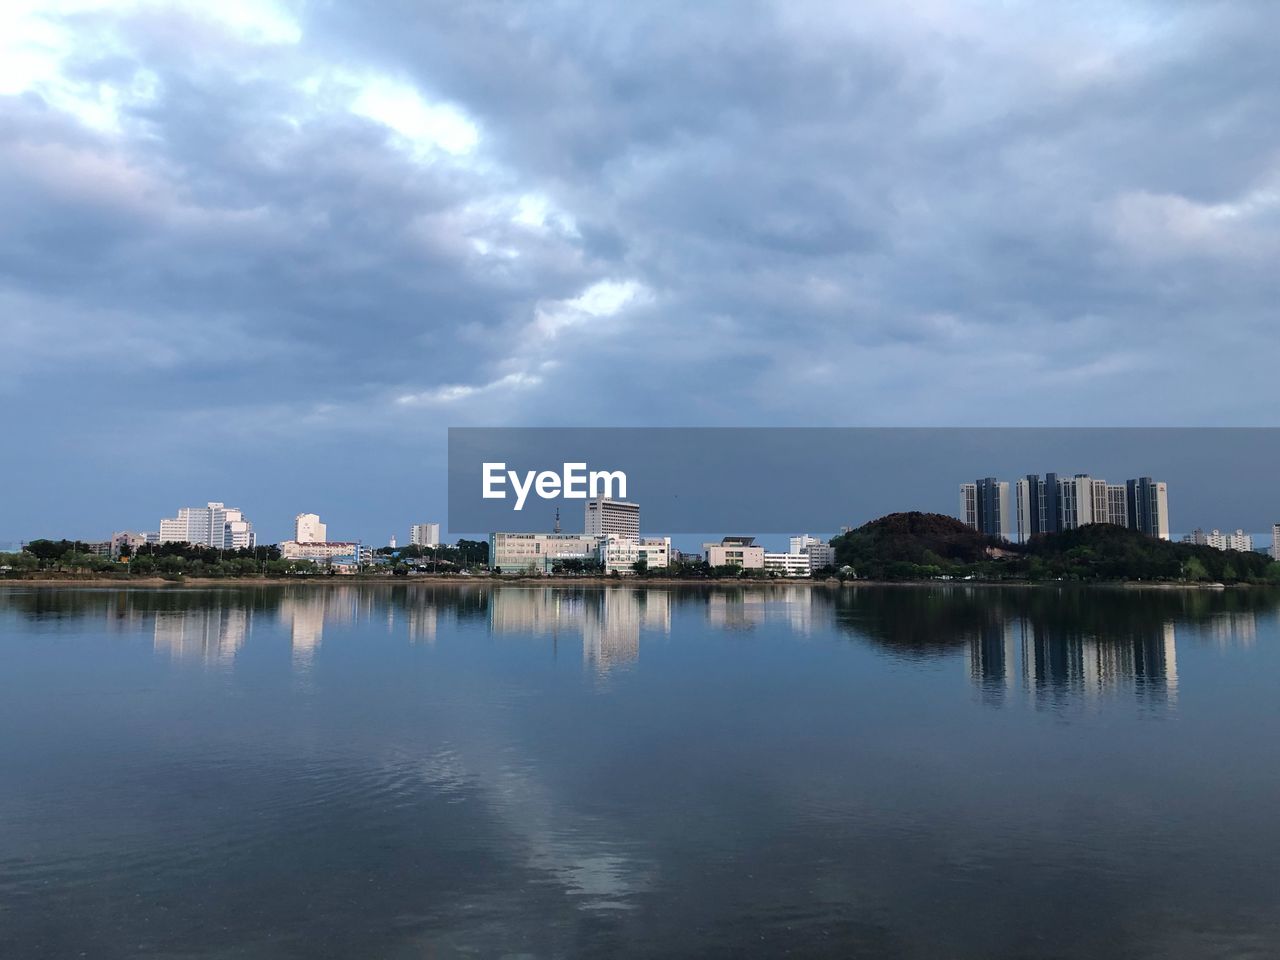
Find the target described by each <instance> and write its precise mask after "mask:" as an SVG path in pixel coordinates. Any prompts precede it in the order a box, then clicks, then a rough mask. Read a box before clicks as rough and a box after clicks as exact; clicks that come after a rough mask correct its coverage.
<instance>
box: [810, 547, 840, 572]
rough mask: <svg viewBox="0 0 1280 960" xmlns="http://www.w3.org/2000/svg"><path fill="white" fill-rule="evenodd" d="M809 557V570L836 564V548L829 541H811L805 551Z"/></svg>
mask: <svg viewBox="0 0 1280 960" xmlns="http://www.w3.org/2000/svg"><path fill="white" fill-rule="evenodd" d="M803 552H804V553H805V554H806V555H808V557H809V571H810V572H811V573H812V572H813V571H814V570H821V569H822V568H823V567H834V566H835V565H836V548H835V547H833V546H832V545H831V544H829V543H821V542H819V543H811V544H809V545H808V546H807V547H805V548H804V551H803Z"/></svg>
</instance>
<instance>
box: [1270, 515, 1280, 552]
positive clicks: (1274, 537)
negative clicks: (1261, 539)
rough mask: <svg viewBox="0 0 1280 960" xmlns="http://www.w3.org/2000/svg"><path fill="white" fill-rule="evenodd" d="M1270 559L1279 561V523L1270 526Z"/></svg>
mask: <svg viewBox="0 0 1280 960" xmlns="http://www.w3.org/2000/svg"><path fill="white" fill-rule="evenodd" d="M1271 559H1272V560H1280V523H1273V524H1272V525H1271Z"/></svg>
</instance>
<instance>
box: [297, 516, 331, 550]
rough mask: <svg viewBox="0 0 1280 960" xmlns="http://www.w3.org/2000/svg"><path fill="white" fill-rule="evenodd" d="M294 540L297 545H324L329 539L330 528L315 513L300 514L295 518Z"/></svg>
mask: <svg viewBox="0 0 1280 960" xmlns="http://www.w3.org/2000/svg"><path fill="white" fill-rule="evenodd" d="M293 539H294V542H296V543H324V542H325V541H326V540H328V539H329V528H328V527H327V526H326V525H325V524H323V523H321V522H320V517H319V516H318V515H317V514H314V513H300V514H298V515H297V516H296V517H294V518H293Z"/></svg>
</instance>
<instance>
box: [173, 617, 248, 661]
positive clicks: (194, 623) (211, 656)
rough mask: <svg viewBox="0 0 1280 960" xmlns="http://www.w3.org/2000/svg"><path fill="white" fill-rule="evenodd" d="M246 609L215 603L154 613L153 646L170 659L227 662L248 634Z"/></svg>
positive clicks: (242, 644)
mask: <svg viewBox="0 0 1280 960" xmlns="http://www.w3.org/2000/svg"><path fill="white" fill-rule="evenodd" d="M249 616H250V613H249V610H247V609H246V608H244V607H222V606H221V605H214V606H208V607H201V608H196V609H192V610H172V611H171V610H161V611H157V613H156V620H155V635H154V639H153V641H152V649H154V650H155V651H156V652H157V653H161V652H163V653H166V654H168V655H169V657H170V658H171V659H173V660H184V661H192V662H194V661H199V662H201V663H223V664H225V663H229V662H230V661H232V660H234V659H235V655H236V653H237V652H238V651H239V650H240V648H241V647H243V646H244V642H245V638H246V637H247V636H248V634H249Z"/></svg>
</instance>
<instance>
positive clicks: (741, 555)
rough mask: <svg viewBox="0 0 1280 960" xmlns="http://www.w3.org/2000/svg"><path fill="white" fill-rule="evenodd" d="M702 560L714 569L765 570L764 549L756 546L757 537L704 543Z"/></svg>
mask: <svg viewBox="0 0 1280 960" xmlns="http://www.w3.org/2000/svg"><path fill="white" fill-rule="evenodd" d="M702 559H703V560H705V561H706V562H707V564H708V565H710V566H712V567H742V569H744V570H763V569H764V547H761V546H759V545H757V544H756V538H755V537H725V538H724V539H722V540H721V541H720V542H719V543H704V544H703V545H702Z"/></svg>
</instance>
